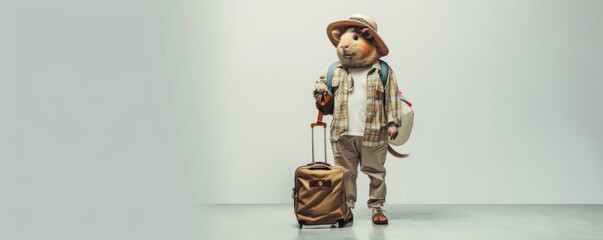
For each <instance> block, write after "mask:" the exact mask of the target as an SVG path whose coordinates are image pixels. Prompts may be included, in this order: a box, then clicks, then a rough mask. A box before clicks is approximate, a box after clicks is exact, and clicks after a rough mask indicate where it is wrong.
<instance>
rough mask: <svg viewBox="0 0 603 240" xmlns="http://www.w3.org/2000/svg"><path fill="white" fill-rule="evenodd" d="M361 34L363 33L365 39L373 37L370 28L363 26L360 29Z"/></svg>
mask: <svg viewBox="0 0 603 240" xmlns="http://www.w3.org/2000/svg"><path fill="white" fill-rule="evenodd" d="M360 35H362V37H363V38H364V39H371V38H373V34H372V33H371V31H369V29H368V28H362V29H361V30H360Z"/></svg>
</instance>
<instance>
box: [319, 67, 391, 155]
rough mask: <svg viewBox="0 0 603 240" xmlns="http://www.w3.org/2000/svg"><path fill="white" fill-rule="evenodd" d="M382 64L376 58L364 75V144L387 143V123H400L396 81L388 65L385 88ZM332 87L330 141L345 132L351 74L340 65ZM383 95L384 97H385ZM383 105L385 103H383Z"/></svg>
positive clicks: (336, 70) (373, 145)
mask: <svg viewBox="0 0 603 240" xmlns="http://www.w3.org/2000/svg"><path fill="white" fill-rule="evenodd" d="M380 72H381V66H380V65H379V61H377V62H375V63H374V64H373V65H372V68H371V69H370V70H369V72H368V76H367V79H366V81H367V84H366V85H367V89H366V91H367V95H366V96H367V107H366V113H367V116H366V122H365V125H364V137H363V143H362V145H363V146H366V147H377V146H383V145H384V144H386V143H387V139H388V134H387V126H388V124H390V123H394V124H396V126H400V123H401V122H402V118H401V116H402V106H401V105H400V104H401V102H400V100H399V99H400V96H399V95H398V94H399V91H398V83H397V82H396V77H395V75H394V72H393V71H392V69H391V68H389V74H388V76H389V79H388V80H387V84H386V85H385V87H384V86H383V83H382V82H381V77H380ZM318 82H319V83H323V84H326V82H327V74H326V73H324V74H323V75H322V76H320V80H319V81H318ZM332 85H333V88H334V89H335V109H334V111H333V121H332V122H331V141H337V140H338V139H339V137H341V136H342V135H344V134H346V133H347V131H348V94H349V93H350V87H351V86H353V85H352V75H351V74H350V73H349V72H348V70H347V69H346V68H345V67H343V66H342V65H341V64H339V65H338V66H337V68H335V71H334V73H333V80H332ZM384 98H385V100H384ZM384 104H385V106H383V105H384Z"/></svg>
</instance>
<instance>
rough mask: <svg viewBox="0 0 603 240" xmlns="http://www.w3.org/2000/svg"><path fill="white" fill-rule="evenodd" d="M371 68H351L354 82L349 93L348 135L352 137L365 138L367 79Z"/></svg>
mask: <svg viewBox="0 0 603 240" xmlns="http://www.w3.org/2000/svg"><path fill="white" fill-rule="evenodd" d="M369 70H371V67H370V66H369V67H366V68H353V69H352V68H350V69H349V71H350V74H351V75H352V79H353V81H354V86H353V88H352V91H350V92H349V93H348V127H349V129H348V133H347V135H352V136H364V123H365V122H366V106H367V100H366V77H367V75H368V72H369Z"/></svg>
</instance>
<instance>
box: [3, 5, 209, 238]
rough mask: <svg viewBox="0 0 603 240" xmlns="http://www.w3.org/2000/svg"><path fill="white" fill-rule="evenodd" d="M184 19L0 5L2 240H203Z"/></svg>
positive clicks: (182, 11) (116, 8) (178, 14)
mask: <svg viewBox="0 0 603 240" xmlns="http://www.w3.org/2000/svg"><path fill="white" fill-rule="evenodd" d="M191 8H192V7H191V4H190V3H188V4H187V3H184V2H182V1H178V2H175V1H170V2H165V3H158V2H152V1H146V0H126V1H123V0H119V1H70V0H59V1H2V2H1V3H0V196H1V197H0V239H15V240H18V239H198V236H199V233H200V232H203V225H199V224H200V223H202V222H201V221H198V220H197V218H196V214H197V211H199V210H198V207H197V206H195V200H194V194H193V191H194V186H193V185H192V184H193V183H195V182H197V181H191V177H190V176H193V172H192V169H191V168H190V167H188V166H189V162H192V161H193V160H195V159H198V158H197V157H195V156H194V154H195V148H196V145H193V144H198V141H195V140H191V139H192V138H193V137H194V136H199V135H201V134H200V133H199V131H198V130H196V129H198V128H195V126H196V125H198V124H199V122H200V120H199V117H198V108H197V107H196V106H195V104H196V103H195V100H194V98H195V92H194V90H193V89H194V87H191V86H190V85H192V83H193V81H192V80H193V79H198V78H196V77H194V76H193V74H195V73H194V72H193V71H191V67H190V65H192V64H194V65H195V67H196V65H197V64H196V63H195V62H194V58H190V57H189V55H188V53H189V52H194V51H195V47H194V45H193V44H191V45H188V46H187V42H188V41H189V40H191V41H193V40H194V35H192V34H195V33H194V32H192V33H191V32H190V30H191V29H193V28H189V27H188V26H187V22H189V21H188V20H187V19H186V18H187V17H190V16H192V14H187V9H191ZM195 44H197V43H195ZM197 49H199V48H198V47H197ZM189 170H191V171H190V173H191V174H188V173H189Z"/></svg>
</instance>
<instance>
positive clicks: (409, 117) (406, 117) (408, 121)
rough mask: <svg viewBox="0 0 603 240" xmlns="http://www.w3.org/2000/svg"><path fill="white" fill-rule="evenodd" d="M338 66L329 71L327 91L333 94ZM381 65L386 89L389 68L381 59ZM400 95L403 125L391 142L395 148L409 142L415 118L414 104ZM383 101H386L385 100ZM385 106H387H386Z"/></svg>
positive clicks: (335, 64)
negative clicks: (334, 75) (334, 77)
mask: <svg viewBox="0 0 603 240" xmlns="http://www.w3.org/2000/svg"><path fill="white" fill-rule="evenodd" d="M337 65H339V61H337V62H334V63H332V64H331V66H329V70H328V71H327V89H328V90H329V92H330V93H331V94H335V92H334V89H333V74H334V72H335V68H337ZM379 65H380V67H381V74H380V75H379V77H381V83H382V84H383V87H385V85H387V79H388V78H389V66H388V65H387V63H386V62H385V61H383V60H381V59H380V60H379ZM398 95H399V96H400V101H402V102H403V103H404V104H402V123H401V126H400V127H398V136H396V138H395V139H394V140H389V143H390V144H392V145H394V146H400V145H402V144H404V143H406V141H408V138H409V137H410V132H411V131H412V125H413V120H414V117H415V113H414V112H413V110H412V108H411V107H412V103H410V102H409V101H408V100H406V98H404V96H402V92H400V90H398ZM383 101H385V98H384V100H383ZM383 105H384V106H385V104H383Z"/></svg>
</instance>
